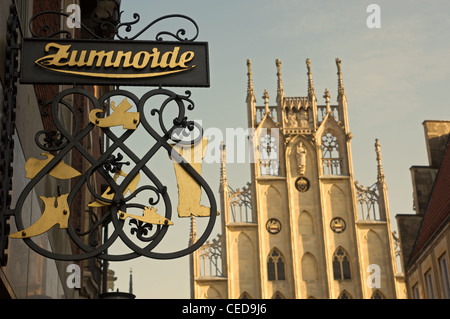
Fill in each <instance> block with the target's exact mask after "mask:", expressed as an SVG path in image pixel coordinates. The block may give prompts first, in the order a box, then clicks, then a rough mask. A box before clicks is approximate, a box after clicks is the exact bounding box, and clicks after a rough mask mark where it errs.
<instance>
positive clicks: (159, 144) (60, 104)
mask: <svg viewBox="0 0 450 319" xmlns="http://www.w3.org/2000/svg"><path fill="white" fill-rule="evenodd" d="M187 93H188V94H187V95H186V96H182V95H178V94H176V93H174V92H172V91H169V90H166V89H162V88H161V89H154V90H151V91H149V92H147V93H146V94H144V96H142V97H141V98H138V97H137V96H136V95H134V94H133V93H132V92H130V91H126V90H115V91H110V92H108V93H106V94H105V95H103V96H101V97H100V98H98V99H97V98H96V97H95V96H94V95H93V94H92V93H90V92H89V91H86V90H83V89H80V88H70V89H67V90H64V91H62V92H61V93H59V94H58V95H57V96H56V97H55V98H54V100H53V101H52V102H51V104H49V105H51V110H50V112H51V114H52V118H53V121H54V124H55V127H56V128H57V130H58V133H57V135H60V136H61V139H62V140H63V141H64V142H62V143H60V145H59V146H53V147H51V148H49V147H47V146H46V145H44V144H42V143H40V142H39V135H42V134H44V135H45V136H48V135H55V134H52V132H45V131H41V132H38V133H37V134H36V141H37V142H38V143H37V145H38V146H39V147H40V148H41V149H42V150H44V151H52V152H55V153H56V155H55V156H51V157H49V158H48V159H47V160H39V159H37V160H36V159H35V160H36V163H37V164H34V162H33V163H31V164H30V166H29V167H30V168H29V170H28V171H27V173H29V174H30V177H32V178H31V181H30V182H29V183H28V184H27V185H26V187H25V188H24V190H23V191H22V193H21V194H20V196H19V198H18V200H17V203H16V205H15V209H14V217H15V221H16V225H17V228H18V229H19V230H21V231H19V233H20V232H22V233H21V234H18V235H17V236H18V237H15V238H23V240H24V241H25V243H26V244H27V245H28V246H29V247H30V248H32V249H33V250H35V251H36V252H38V253H39V254H41V255H43V256H46V257H48V258H53V259H58V260H81V259H87V258H91V257H98V258H101V259H105V260H110V261H121V260H128V259H131V258H136V257H138V256H146V257H149V258H156V259H171V258H177V257H181V256H184V255H186V254H189V253H191V252H193V251H194V250H196V249H197V248H198V247H200V246H201V244H202V243H203V242H204V241H205V240H206V239H207V238H208V236H209V235H210V233H211V231H212V228H213V226H214V223H215V218H216V214H215V213H212V214H210V216H209V222H208V226H207V227H206V229H205V232H204V234H203V236H201V237H200V238H199V240H198V241H197V242H196V243H194V244H193V245H192V246H189V247H188V248H186V249H183V250H180V251H177V252H172V253H159V252H153V251H152V250H153V249H154V248H155V247H156V246H157V244H158V243H159V242H160V241H161V240H162V239H163V237H164V236H165V234H166V232H167V231H168V228H169V225H168V224H167V223H166V224H164V223H161V224H150V223H146V222H145V221H144V222H143V221H140V220H138V219H137V217H136V218H132V219H131V220H130V221H129V224H130V225H134V226H135V227H133V228H132V229H131V230H130V232H129V233H128V232H126V231H125V228H124V224H125V220H123V219H122V218H121V217H120V214H121V213H123V212H126V211H127V210H130V209H133V208H135V209H136V208H137V209H140V210H145V209H146V208H147V206H146V205H143V204H140V203H137V202H134V201H133V200H134V198H135V197H136V196H138V195H139V194H141V193H143V192H148V191H150V192H151V194H150V195H148V203H149V205H151V206H155V205H158V204H163V205H162V206H163V207H164V211H165V214H164V216H161V218H162V220H164V219H165V220H169V221H170V220H171V219H172V203H171V199H170V197H169V194H168V191H167V188H166V186H164V185H163V184H162V182H161V181H160V180H159V179H158V178H157V176H156V174H155V172H154V170H151V169H150V168H149V166H148V165H147V163H148V162H149V161H150V160H151V159H152V157H154V155H155V154H156V153H157V152H158V151H160V150H163V151H165V152H167V153H168V154H170V156H171V157H172V159H173V160H174V161H176V162H177V163H179V164H180V165H181V166H182V167H183V169H184V170H185V171H187V172H188V173H189V174H190V175H191V176H192V177H193V178H194V179H195V180H196V182H197V183H198V184H199V185H201V187H202V188H203V190H204V191H205V192H206V194H207V197H208V200H209V204H210V207H211V212H216V211H217V210H216V209H217V208H216V202H215V199H214V195H213V193H212V191H211V189H210V188H209V186H208V184H207V183H206V182H205V180H204V179H203V178H202V177H201V175H200V174H199V173H198V172H197V171H196V170H195V169H194V168H193V167H192V166H191V164H190V163H189V162H188V161H186V160H185V159H184V158H183V157H182V155H180V153H178V152H177V151H174V148H173V144H174V143H180V142H181V143H183V144H188V145H190V144H192V145H193V144H195V143H197V142H198V140H199V139H198V137H195V138H194V139H192V140H189V141H187V140H180V139H179V138H178V137H177V138H175V136H177V135H175V134H174V132H179V131H180V130H189V127H190V128H191V129H194V123H193V122H191V121H188V120H187V116H186V110H189V109H193V107H194V106H193V103H192V101H191V100H190V99H189V97H190V93H189V92H187ZM70 95H81V96H83V97H84V98H87V99H89V101H90V102H91V103H92V105H94V110H96V109H99V110H102V106H103V104H104V103H105V101H107V100H109V99H111V98H117V97H118V96H121V97H125V99H126V100H127V101H129V103H133V104H134V105H135V106H136V109H137V113H139V115H140V116H139V121H140V122H139V125H140V126H142V127H143V128H144V129H145V132H147V133H148V134H149V136H148V141H154V144H153V145H150V144H149V147H148V151H147V152H146V153H145V155H144V156H142V157H139V156H138V155H137V154H135V152H133V151H132V150H131V149H130V148H129V147H128V146H127V145H126V141H127V139H129V138H130V137H132V135H133V133H134V132H135V130H125V131H124V133H123V134H122V135H120V136H118V135H116V134H115V133H114V132H113V130H112V129H111V128H109V127H104V128H101V129H102V130H103V133H104V134H105V135H106V136H107V137H108V138H109V139H110V141H111V145H110V147H109V148H108V149H107V150H106V151H105V152H104V153H103V154H102V155H101V156H100V157H99V158H94V157H93V156H92V155H91V154H90V153H89V152H88V150H86V148H85V147H84V146H83V145H82V143H81V141H82V140H83V139H84V138H85V137H86V136H87V135H88V134H89V133H90V132H91V131H92V130H93V129H94V128H95V127H96V125H95V124H94V123H91V122H89V123H88V125H86V126H85V127H84V128H81V127H77V126H76V125H75V127H74V130H73V133H71V132H69V131H67V129H66V128H65V127H64V125H63V123H62V122H60V121H59V120H58V113H60V112H61V110H59V109H60V108H69V109H70V110H71V111H73V112H71V113H72V115H73V116H74V122H75V123H80V122H81V120H80V119H76V117H79V116H80V114H79V113H78V112H74V107H73V106H71V105H70V104H69V103H68V102H67V100H68V99H67V97H68V96H70ZM156 96H159V97H161V96H162V97H164V98H165V100H164V102H163V103H162V105H161V106H160V107H159V108H154V109H152V110H151V111H150V112H145V111H146V110H145V108H146V107H147V105H149V104H150V103H148V102H149V100H150V99H152V98H154V97H156ZM186 102H187V104H188V106H186ZM169 104H170V105H171V106H174V107H173V108H175V109H177V111H178V115H177V116H176V118H175V119H174V120H173V121H172V125H171V126H170V127H168V125H167V124H166V123H165V122H164V112H165V110H166V109H167V108H168V107H169ZM148 113H149V114H150V117H157V119H156V121H157V122H158V123H159V124H160V127H159V129H160V130H161V131H162V132H163V133H162V134H159V133H158V132H157V131H156V129H155V126H154V125H151V124H150V123H149V122H150V121H149V119H147V116H148ZM81 116H85V114H84V113H81ZM195 125H198V124H195ZM139 133H140V138H141V139H142V138H143V136H142V132H139ZM200 137H201V136H200ZM75 151H76V152H79V153H80V154H81V155H82V156H83V158H84V159H85V160H86V161H88V162H89V164H90V168H89V169H88V170H87V171H86V172H84V173H80V174H76V173H74V174H73V175H69V176H67V177H66V176H65V175H63V173H62V172H61V173H58V165H62V164H64V163H63V161H64V158H66V156H68V154H69V153H70V152H75ZM124 156H126V157H127V158H129V159H130V160H129V161H123V159H124ZM168 160H169V159H168ZM42 161H45V162H42ZM27 163H28V162H27ZM39 163H41V164H39ZM38 164H39V165H38ZM33 165H38V168H39V170H36V171H34V170H33V169H34V166H33ZM64 165H67V164H64ZM125 166H127V168H129V169H130V170H129V172H128V173H127V174H123V173H124V167H125ZM133 166H134V167H133ZM68 170H69V167H65V169H64V173H65V174H68ZM119 172H120V174H122V176H123V177H124V179H123V181H122V182H121V183H118V181H117V180H116V178H115V177H112V176H111V174H115V175H116V174H119ZM48 174H50V175H52V174H53V175H52V176H54V177H56V178H59V179H63V178H74V179H76V183H75V185H74V186H73V187H72V189H71V191H70V192H69V193H68V194H66V195H65V197H63V196H64V195H62V196H60V197H58V198H50V199H48V198H42V197H41V198H42V200H43V201H44V203H46V201H48V202H49V204H46V209H47V210H48V209H49V206H50V207H51V208H50V209H60V210H61V211H62V212H63V214H64V212H65V214H66V215H70V211H71V207H72V203H73V201H74V199H75V196H76V194H77V193H78V192H83V191H87V190H88V191H89V193H90V194H92V195H93V197H94V199H95V201H94V203H95V202H96V203H97V204H98V203H100V204H98V205H96V204H93V205H92V207H91V209H90V210H89V212H90V214H91V215H92V214H93V212H92V210H93V209H100V210H101V209H104V208H106V209H107V211H106V212H104V213H103V214H104V215H103V217H102V219H101V220H98V219H95V218H94V219H92V221H93V222H92V223H91V229H89V230H87V231H84V232H82V233H81V232H79V231H77V230H76V228H75V227H74V226H73V225H71V223H70V222H68V221H67V220H66V219H64V220H63V219H61V220H59V219H55V220H54V223H52V222H51V221H50V222H49V221H48V220H47V223H46V225H47V226H54V225H56V222H57V221H58V222H59V224H60V227H61V224H64V228H67V232H68V235H69V237H70V239H71V241H72V242H73V243H74V244H76V246H77V247H78V248H79V249H80V252H81V253H79V254H60V253H55V252H52V251H48V250H46V249H44V248H42V247H39V246H38V245H37V244H36V243H35V242H34V241H33V240H32V238H30V237H29V236H30V231H29V230H28V229H27V228H25V227H24V223H23V219H22V207H23V205H24V203H25V200H26V199H27V197H28V196H29V195H30V193H31V191H32V190H33V189H34V188H35V186H36V185H37V184H38V183H39V182H40V181H41V180H42V179H43V178H44V177H45V176H46V175H48ZM96 174H99V175H100V176H102V177H103V178H104V180H106V181H107V184H108V186H109V192H105V193H103V194H100V193H98V192H97V191H96V189H95V187H94V186H93V185H92V184H91V180H92V179H93V178H94V175H96ZM77 175H78V176H77ZM140 175H143V176H145V177H146V178H147V179H148V180H150V181H151V184H148V185H144V186H140V187H138V186H137V183H135V181H136V180H138V178H137V177H139V176H140ZM132 184H133V185H134V186H133V187H130V185H132ZM127 191H129V193H130V194H129V195H127ZM107 193H108V194H111V196H109V197H108V196H106V194H107ZM55 202H57V206H56V207H54V206H55V205H51V204H53V203H55ZM51 214H52V216H54V215H57V214H58V213H57V212H54V213H51ZM99 214H100V212H99V213H98V214H96V215H95V216H97V215H99ZM48 215H50V212H49V213H48ZM60 216H61V218H65V217H64V216H62V215H61V214H60ZM69 217H70V216H67V219H68V218H69ZM41 218H46V219H51V218H50V217H46V212H44V214H43V215H42V217H41ZM106 220H108V221H110V222H111V223H112V225H113V227H114V229H113V231H112V232H111V233H110V235H109V236H108V238H105V239H104V240H103V243H102V244H98V245H97V246H96V245H94V244H95V243H96V242H95V241H94V242H93V241H92V240H89V241H88V242H89V244H86V243H85V241H84V240H83V236H85V235H90V234H92V233H93V232H94V231H95V230H96V229H97V228H98V227H99V226H100V225H101V223H102V222H105V221H106ZM30 227H31V226H30ZM47 230H48V229H46V228H43V229H40V231H47ZM150 231H152V232H153V234H150ZM31 234H35V233H34V232H31ZM36 234H39V232H38V231H37V232H36ZM130 234H131V235H135V236H136V238H137V239H138V240H140V241H141V242H145V243H146V246H144V247H140V246H139V245H137V244H136V243H135V242H134V240H133V239H132V238H130V236H129V235H130ZM13 235H14V234H13ZM119 238H120V239H121V240H122V241H123V242H124V243H125V244H126V245H127V246H128V247H129V248H130V249H131V250H132V252H131V253H127V254H119V255H113V254H111V253H110V252H106V251H107V249H108V248H109V247H111V245H112V244H113V243H114V242H115V241H116V240H117V239H119Z"/></svg>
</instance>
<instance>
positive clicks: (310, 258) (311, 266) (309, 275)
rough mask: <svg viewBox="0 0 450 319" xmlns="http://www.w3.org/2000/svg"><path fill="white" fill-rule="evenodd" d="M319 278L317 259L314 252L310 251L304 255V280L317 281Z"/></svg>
mask: <svg viewBox="0 0 450 319" xmlns="http://www.w3.org/2000/svg"><path fill="white" fill-rule="evenodd" d="M318 279H319V275H318V270H317V260H316V258H315V257H314V255H313V254H311V253H309V252H308V253H306V254H304V255H303V257H302V280H303V281H316V280H318Z"/></svg>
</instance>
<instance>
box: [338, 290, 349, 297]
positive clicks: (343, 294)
mask: <svg viewBox="0 0 450 319" xmlns="http://www.w3.org/2000/svg"><path fill="white" fill-rule="evenodd" d="M338 299H352V296H351V295H350V294H349V293H348V292H347V291H345V290H344V291H343V292H341V294H340V295H339V297H338Z"/></svg>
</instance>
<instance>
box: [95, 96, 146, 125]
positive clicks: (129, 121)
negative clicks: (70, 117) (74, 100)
mask: <svg viewBox="0 0 450 319" xmlns="http://www.w3.org/2000/svg"><path fill="white" fill-rule="evenodd" d="M131 106H132V105H131V104H130V102H128V99H124V100H123V101H122V102H121V103H120V104H119V105H118V106H117V107H116V104H115V103H114V102H111V109H112V110H113V112H112V113H111V115H109V116H107V117H105V118H99V117H97V113H102V112H103V110H100V109H94V110H92V111H91V112H90V113H89V121H90V122H91V123H93V124H95V125H97V126H99V127H113V126H120V125H122V126H123V128H124V129H127V130H135V129H136V128H137V126H138V124H139V112H129V113H128V112H127V111H128V110H129V109H130V108H131Z"/></svg>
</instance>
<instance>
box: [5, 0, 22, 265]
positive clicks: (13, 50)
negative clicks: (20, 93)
mask: <svg viewBox="0 0 450 319" xmlns="http://www.w3.org/2000/svg"><path fill="white" fill-rule="evenodd" d="M19 34H20V23H19V19H18V15H17V12H16V7H15V5H14V4H11V6H10V15H9V18H8V22H7V37H6V55H5V82H4V85H5V86H4V88H3V108H2V111H1V113H2V114H3V116H2V121H1V141H0V179H1V182H0V211H1V214H0V265H1V266H5V265H6V263H7V260H8V255H7V253H6V250H7V249H8V235H9V232H10V226H9V224H8V220H9V218H10V216H11V214H12V212H11V210H10V205H11V194H10V192H11V190H12V176H13V167H12V162H13V157H14V140H13V136H14V123H15V108H16V94H17V79H18V77H19V73H18V71H17V70H18V66H19V62H18V56H19V50H20V43H19V41H18V38H19Z"/></svg>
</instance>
